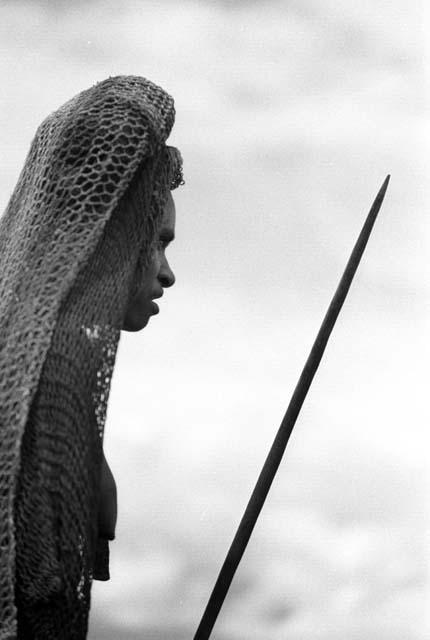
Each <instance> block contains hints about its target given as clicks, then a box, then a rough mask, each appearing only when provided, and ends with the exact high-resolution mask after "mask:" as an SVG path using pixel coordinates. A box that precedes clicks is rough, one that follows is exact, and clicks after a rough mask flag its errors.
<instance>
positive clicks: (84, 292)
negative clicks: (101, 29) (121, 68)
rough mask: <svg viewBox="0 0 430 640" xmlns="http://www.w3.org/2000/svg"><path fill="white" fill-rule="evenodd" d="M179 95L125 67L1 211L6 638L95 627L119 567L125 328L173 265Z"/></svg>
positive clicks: (42, 143) (77, 633)
mask: <svg viewBox="0 0 430 640" xmlns="http://www.w3.org/2000/svg"><path fill="white" fill-rule="evenodd" d="M174 117H175V110H174V103H173V99H172V98H171V96H170V95H168V94H167V93H166V92H165V91H164V90H163V89H161V88H160V87H158V86H157V85H155V84H154V83H152V82H150V81H149V80H147V79H145V78H142V77H137V76H117V77H112V78H108V79H107V80H104V81H102V82H99V83H98V84H96V85H95V86H94V87H92V88H90V89H87V90H86V91H83V92H81V93H79V94H78V95H77V96H75V97H74V98H72V99H71V100H70V101H68V102H67V103H66V104H64V105H63V106H62V107H60V108H59V109H57V110H56V111H55V112H54V113H52V114H51V115H50V116H48V117H47V118H46V119H45V120H44V121H43V122H42V124H41V125H40V127H39V128H38V130H37V132H36V135H35V138H34V140H33V142H32V144H31V148H30V151H29V153H28V156H27V159H26V161H25V164H24V167H23V169H22V172H21V174H20V176H19V179H18V182H17V185H16V187H15V190H14V191H13V193H12V196H11V198H10V201H9V204H8V207H7V208H6V211H5V213H4V214H3V216H2V217H1V218H0V362H1V375H0V398H1V411H0V425H1V434H2V438H1V443H0V500H1V506H0V510H1V518H0V639H1V640H12V638H14V639H15V638H26V639H28V640H32V639H34V640H42V639H43V640H50V639H51V638H52V639H54V638H55V639H58V638H62V639H65V640H67V639H76V640H81V639H84V638H86V635H87V630H88V618H89V610H90V602H91V586H92V581H93V579H99V580H107V579H109V548H108V541H109V540H113V539H114V537H115V526H116V516H117V514H116V487H115V481H114V479H113V477H112V474H111V472H110V469H109V466H108V464H107V462H106V460H105V458H104V455H103V433H104V424H105V418H106V409H107V402H108V397H109V389H110V382H111V377H112V372H113V368H114V364H115V357H116V352H117V347H118V341H119V338H120V332H121V330H125V331H139V330H141V329H143V328H144V327H145V326H146V325H147V323H148V321H149V319H150V318H151V316H153V315H155V314H156V313H158V311H159V309H158V306H157V304H156V303H155V302H154V300H155V299H158V298H160V297H161V296H162V295H163V292H164V289H165V288H168V287H170V286H172V285H173V284H174V281H175V276H174V274H173V272H172V270H171V268H170V265H169V263H168V261H167V258H166V255H165V250H166V247H167V245H168V243H169V242H171V241H172V240H173V239H174V233H175V206H174V201H173V198H172V195H171V191H172V190H173V189H175V188H176V187H178V186H179V185H180V184H183V178H182V158H181V155H180V153H179V151H178V150H177V149H175V148H174V147H170V146H167V145H166V140H167V138H168V137H169V135H170V132H171V129H172V127H173V123H174Z"/></svg>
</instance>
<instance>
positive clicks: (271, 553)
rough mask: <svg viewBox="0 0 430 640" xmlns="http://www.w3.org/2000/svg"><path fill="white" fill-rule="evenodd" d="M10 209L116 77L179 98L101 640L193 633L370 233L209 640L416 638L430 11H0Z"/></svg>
mask: <svg viewBox="0 0 430 640" xmlns="http://www.w3.org/2000/svg"><path fill="white" fill-rule="evenodd" d="M0 15H1V19H0V33H1V45H0V47H1V56H0V69H1V80H2V92H1V94H2V95H1V122H0V153H1V172H0V186H1V189H0V205H1V211H3V210H4V208H5V206H6V204H7V201H8V199H9V197H10V194H11V192H12V190H13V188H14V185H15V182H16V180H17V178H18V174H19V172H20V169H21V167H22V165H23V163H24V160H25V157H26V154H27V151H28V149H29V145H30V142H31V140H32V137H33V135H34V133H35V130H36V127H37V126H38V124H39V123H40V122H41V120H42V119H43V118H44V117H45V116H46V115H47V114H48V113H50V112H51V111H53V110H54V109H56V108H57V107H58V106H60V105H61V104H62V103H64V102H65V101H66V100H68V99H69V98H70V97H72V96H73V95H75V94H76V93H78V92H79V91H81V90H83V89H86V88H87V87H89V86H91V85H93V84H94V83H95V82H97V81H99V80H102V79H104V78H106V77H108V76H109V75H117V74H136V75H142V76H145V77H148V78H149V79H151V80H153V81H154V82H156V83H157V84H159V85H161V86H162V87H163V88H164V89H165V90H166V91H168V92H169V93H170V94H171V95H172V96H173V97H174V99H175V105H176V111H177V116H176V124H175V127H174V130H173V133H172V135H171V137H170V138H169V144H173V145H175V146H178V147H179V148H180V150H181V152H182V155H183V158H184V175H185V180H186V185H185V186H183V187H180V188H179V189H178V190H177V191H175V192H174V194H173V195H174V199H175V202H176V209H177V225H176V226H177V228H176V240H175V242H174V243H172V245H171V247H170V248H169V250H168V254H167V255H168V258H169V261H170V264H171V266H172V268H173V270H174V271H175V274H176V279H177V282H176V284H175V286H174V287H173V288H172V289H171V290H168V291H166V295H165V297H164V299H163V300H162V302H161V305H160V306H161V311H160V314H159V315H158V316H156V317H154V318H152V319H151V321H150V324H149V325H148V327H147V328H146V329H145V330H144V331H142V332H140V333H135V334H132V333H125V332H123V333H122V336H121V341H120V345H119V351H118V357H117V363H116V367H115V372H114V377H113V381H112V389H111V396H110V400H109V413H108V419H107V424H106V431H105V452H106V457H107V459H108V461H109V463H110V466H111V468H112V470H113V473H114V475H115V478H116V482H117V487H118V524H117V530H116V540H115V541H114V542H112V543H111V544H110V548H111V580H110V581H108V582H94V584H93V589H92V609H91V617H90V632H89V638H90V640H98V639H99V638H100V639H101V638H103V639H107V640H114V639H115V640H117V639H119V638H121V640H135V639H138V638H139V639H140V638H145V639H146V640H161V639H166V638H169V640H185V639H189V638H191V637H192V636H193V633H194V631H195V629H196V627H197V625H198V622H199V620H200V618H201V615H202V613H203V610H204V607H205V605H206V602H207V599H208V597H209V595H210V592H211V590H212V587H213V584H214V582H215V580H216V577H217V575H218V572H219V569H220V567H221V565H222V562H223V560H224V557H225V554H226V552H227V550H228V548H229V546H230V543H231V541H232V538H233V535H234V533H235V531H236V528H237V526H238V523H239V521H240V518H241V516H242V513H243V511H244V509H245V506H246V504H247V501H248V499H249V496H250V494H251V491H252V489H253V487H254V484H255V481H256V479H257V476H258V474H259V472H260V469H261V467H262V465H263V462H264V460H265V458H266V455H267V452H268V450H269V448H270V445H271V443H272V440H273V438H274V436H275V434H276V431H277V429H278V427H279V424H280V422H281V420H282V417H283V415H284V412H285V410H286V407H287V404H288V401H289V398H290V396H291V393H292V391H293V389H294V387H295V384H296V381H297V379H298V376H299V374H300V372H301V370H302V366H303V364H304V362H305V359H306V357H307V355H308V352H309V349H310V347H311V345H312V343H313V340H314V337H315V335H316V332H317V330H318V328H319V325H320V323H321V321H322V318H323V316H324V314H325V311H326V309H327V306H328V304H329V302H330V299H331V297H332V295H333V292H334V290H335V288H336V286H337V283H338V280H339V277H340V275H341V273H342V272H343V268H344V266H345V263H346V260H347V258H348V256H349V254H350V251H351V248H352V246H353V244H354V242H355V239H356V236H357V235H358V233H359V230H360V229H361V226H362V223H363V221H364V218H365V216H366V214H367V212H368V210H369V208H370V205H371V203H372V201H373V199H374V197H375V195H376V193H377V191H378V189H379V187H380V185H381V183H382V181H383V180H384V178H385V176H386V175H387V174H388V173H390V174H391V182H390V186H389V189H388V192H387V195H386V198H385V202H384V204H383V206H382V209H381V213H380V217H379V220H378V221H377V223H376V226H375V228H374V231H373V234H372V237H371V239H370V241H369V245H368V248H367V250H366V253H365V255H364V258H363V262H362V264H361V266H360V268H359V271H358V273H357V275H356V278H355V281H354V283H353V285H352V287H351V291H350V293H349V296H348V299H347V301H346V303H345V306H344V309H343V311H342V313H341V315H340V317H339V319H338V322H337V325H336V327H335V329H334V331H333V334H332V337H331V341H330V343H329V345H328V348H327V351H326V354H325V356H324V358H323V361H322V363H321V366H320V369H319V371H318V373H317V375H316V377H315V380H314V382H313V385H312V387H311V390H310V392H309V395H308V398H307V400H306V403H305V406H304V407H303V410H302V412H301V415H300V417H299V420H298V422H297V424H296V427H295V430H294V432H293V435H292V437H291V440H290V443H289V445H288V449H287V452H286V454H285V456H284V459H283V461H282V464H281V466H280V469H279V471H278V474H277V477H276V479H275V481H274V483H273V486H272V489H271V492H270V494H269V497H268V499H267V501H266V504H265V506H264V509H263V511H262V513H261V515H260V518H259V521H258V523H257V526H256V528H255V530H254V533H253V536H252V538H251V540H250V543H249V546H248V549H247V551H246V553H245V555H244V557H243V559H242V562H241V564H240V566H239V569H238V571H237V573H236V576H235V579H234V581H233V584H232V586H231V589H230V592H229V595H228V597H227V599H226V601H225V604H224V607H223V609H222V611H221V614H220V616H219V618H218V621H217V624H216V626H215V629H214V632H213V634H212V637H213V638H214V640H284V639H285V640H286V639H287V638H288V640H345V638H348V639H349V640H363V638H366V640H397V639H398V640H400V639H402V640H405V639H408V640H421V639H424V638H428V637H429V633H430V621H429V614H428V613H427V612H426V609H428V604H429V597H430V571H429V552H430V535H429V534H430V509H429V489H430V482H429V480H430V476H429V471H428V469H429V443H430V439H429V436H428V430H429V418H430V415H429V413H430V412H429V403H428V362H429V357H430V350H429V346H428V329H429V318H430V304H429V301H430V287H429V283H430V278H429V275H430V273H429V248H430V243H429V241H430V237H429V236H430V233H429V229H430V225H429V221H428V202H429V189H428V164H427V157H426V152H428V125H427V111H426V107H427V110H428V102H427V97H428V93H427V90H426V71H428V66H427V61H428V56H427V55H426V54H427V52H426V48H425V44H424V40H425V37H426V36H427V33H426V30H425V27H426V25H427V26H428V22H427V16H426V10H425V8H424V2H420V1H419V0H410V1H409V2H405V1H402V0H389V1H388V0H381V1H378V2H374V1H371V0H361V2H356V1H354V0H342V2H335V1H334V0H285V1H284V2H279V1H278V2H276V1H275V0H268V1H264V0H258V1H256V2H252V1H242V2H239V1H237V2H233V1H230V2H229V1H227V0H224V1H221V0H217V1H215V0H214V1H211V2H209V1H206V2H204V1H184V2H178V1H176V2H173V1H162V2H160V0H158V1H157V2H153V1H148V2H139V1H137V0H135V1H132V0H123V1H122V2H113V1H107V0H100V1H88V0H86V2H79V1H77V0H74V1H73V2H72V3H70V2H66V1H65V0H64V1H60V0H52V1H51V2H48V1H38V0H33V1H31V2H30V1H29V2H25V1H21V0H13V1H11V0H10V1H7V0H2V1H1V3H0Z"/></svg>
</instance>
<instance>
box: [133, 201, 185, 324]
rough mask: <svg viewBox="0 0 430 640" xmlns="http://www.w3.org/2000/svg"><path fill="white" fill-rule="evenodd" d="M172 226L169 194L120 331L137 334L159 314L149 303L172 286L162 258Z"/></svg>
mask: <svg viewBox="0 0 430 640" xmlns="http://www.w3.org/2000/svg"><path fill="white" fill-rule="evenodd" d="M175 222H176V210H175V203H174V201H173V198H172V194H171V193H170V191H169V195H168V199H167V203H166V206H165V207H164V213H163V219H162V222H161V227H160V231H159V233H158V237H157V238H156V239H155V242H154V247H155V249H154V253H153V256H152V260H151V262H150V263H149V265H148V268H147V270H146V272H145V274H144V277H143V279H142V286H141V288H140V289H139V291H138V293H137V294H136V296H135V297H134V298H133V299H132V300H131V302H130V304H129V306H128V308H127V311H126V314H125V319H124V324H123V327H122V328H123V330H124V331H140V329H143V328H144V327H146V325H147V324H148V321H149V318H150V317H151V316H153V315H156V314H157V313H159V308H158V305H157V304H156V303H155V302H153V299H154V298H160V297H161V296H162V295H163V289H164V288H165V287H171V286H172V285H173V284H174V283H175V276H174V274H173V271H172V270H171V268H170V265H169V263H168V262H167V258H166V255H165V250H166V248H167V246H168V244H169V243H170V242H171V241H172V240H174V238H175Z"/></svg>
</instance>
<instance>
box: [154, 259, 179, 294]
mask: <svg viewBox="0 0 430 640" xmlns="http://www.w3.org/2000/svg"><path fill="white" fill-rule="evenodd" d="M158 279H159V281H160V284H161V286H162V287H163V288H164V287H171V286H172V285H174V284H175V280H176V278H175V274H174V273H173V271H172V270H171V268H170V265H169V263H168V262H167V260H165V262H164V264H163V265H162V266H161V269H160V272H159V274H158Z"/></svg>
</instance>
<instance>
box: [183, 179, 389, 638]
mask: <svg viewBox="0 0 430 640" xmlns="http://www.w3.org/2000/svg"><path fill="white" fill-rule="evenodd" d="M389 180H390V176H389V175H388V176H387V177H386V178H385V180H384V183H383V184H382V187H381V188H380V190H379V192H378V195H377V196H376V198H375V201H374V203H373V205H372V207H371V209H370V211H369V214H368V216H367V218H366V221H365V223H364V225H363V228H362V230H361V233H360V235H359V236H358V240H357V242H356V243H355V246H354V248H353V250H352V253H351V256H350V258H349V260H348V262H347V265H346V268H345V271H344V273H343V275H342V278H341V279H340V282H339V285H338V287H337V289H336V292H335V294H334V296H333V299H332V301H331V303H330V306H329V308H328V310H327V313H326V315H325V318H324V320H323V322H322V325H321V327H320V330H319V331H318V334H317V337H316V338H315V342H314V344H313V346H312V349H311V352H310V354H309V356H308V359H307V361H306V364H305V366H304V368H303V371H302V373H301V375H300V378H299V381H298V383H297V386H296V388H295V390H294V393H293V395H292V397H291V400H290V404H289V405H288V409H287V411H286V413H285V416H284V418H283V420H282V423H281V426H280V427H279V430H278V433H277V434H276V437H275V440H274V442H273V444H272V447H271V449H270V451H269V454H268V456H267V458H266V461H265V463H264V465H263V468H262V470H261V472H260V475H259V478H258V480H257V484H256V485H255V488H254V491H253V492H252V495H251V497H250V499H249V502H248V505H247V507H246V509H245V512H244V514H243V516H242V520H241V521H240V524H239V527H238V529H237V532H236V535H235V537H234V539H233V542H232V543H231V546H230V549H229V550H228V553H227V556H226V559H225V560H224V564H223V566H222V568H221V571H220V573H219V575H218V578H217V581H216V583H215V586H214V588H213V590H212V594H211V596H210V598H209V601H208V603H207V605H206V609H205V611H204V613H203V617H202V619H201V621H200V624H199V627H198V629H197V631H196V634H195V636H194V640H207V639H208V638H209V636H210V634H211V632H212V629H213V626H214V624H215V622H216V619H217V617H218V614H219V612H220V609H221V607H222V604H223V602H224V599H225V597H226V595H227V592H228V589H229V587H230V584H231V581H232V580H233V576H234V574H235V572H236V569H237V567H238V565H239V562H240V560H241V558H242V556H243V554H244V551H245V549H246V545H247V544H248V541H249V538H250V537H251V534H252V531H253V529H254V526H255V523H256V522H257V518H258V516H259V514H260V511H261V509H262V507H263V504H264V501H265V500H266V497H267V494H268V493H269V490H270V486H271V484H272V481H273V478H274V477H275V474H276V471H277V469H278V467H279V464H280V462H281V460H282V456H283V454H284V451H285V448H286V446H287V443H288V440H289V437H290V435H291V432H292V430H293V427H294V425H295V423H296V420H297V417H298V415H299V413H300V409H301V408H302V405H303V402H304V400H305V398H306V394H307V392H308V390H309V387H310V386H311V383H312V380H313V377H314V375H315V373H316V371H317V369H318V365H319V363H320V361H321V358H322V356H323V353H324V350H325V348H326V345H327V342H328V339H329V337H330V334H331V332H332V329H333V327H334V325H335V322H336V319H337V316H338V315H339V312H340V310H341V308H342V305H343V303H344V301H345V298H346V296H347V294H348V291H349V287H350V286H351V282H352V280H353V278H354V275H355V272H356V270H357V267H358V265H359V263H360V259H361V256H362V255H363V251H364V249H365V248H366V245H367V241H368V239H369V236H370V233H371V231H372V228H373V225H374V222H375V220H376V216H377V215H378V212H379V209H380V208H381V204H382V201H383V199H384V196H385V192H386V190H387V187H388V182H389Z"/></svg>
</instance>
